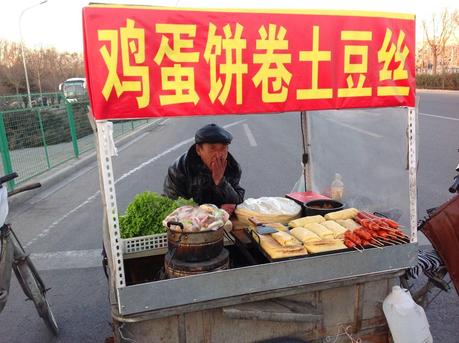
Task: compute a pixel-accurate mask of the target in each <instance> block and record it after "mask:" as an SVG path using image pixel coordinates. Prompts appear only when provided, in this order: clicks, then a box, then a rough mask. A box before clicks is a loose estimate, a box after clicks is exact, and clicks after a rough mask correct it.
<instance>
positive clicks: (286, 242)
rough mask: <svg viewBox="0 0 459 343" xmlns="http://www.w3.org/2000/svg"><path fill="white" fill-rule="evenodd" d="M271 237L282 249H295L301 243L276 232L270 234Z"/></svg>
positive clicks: (289, 235)
mask: <svg viewBox="0 0 459 343" xmlns="http://www.w3.org/2000/svg"><path fill="white" fill-rule="evenodd" d="M271 237H272V238H274V240H275V241H276V242H277V243H279V244H280V245H281V246H282V247H295V246H299V245H301V242H300V241H299V240H297V239H296V238H295V237H293V236H292V235H291V234H289V233H287V232H284V231H278V232H276V233H273V234H271Z"/></svg>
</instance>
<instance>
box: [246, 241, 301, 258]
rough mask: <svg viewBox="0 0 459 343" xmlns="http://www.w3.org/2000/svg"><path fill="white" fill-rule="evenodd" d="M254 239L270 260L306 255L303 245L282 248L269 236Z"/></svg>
mask: <svg viewBox="0 0 459 343" xmlns="http://www.w3.org/2000/svg"><path fill="white" fill-rule="evenodd" d="M255 239H257V242H258V241H259V242H260V246H261V248H262V249H263V250H264V251H265V253H266V254H268V255H269V256H270V257H271V258H272V259H278V258H289V257H294V256H304V255H307V254H308V251H307V250H306V248H305V247H304V246H303V245H297V246H295V247H282V246H280V244H279V243H277V242H276V241H275V240H274V239H273V238H272V237H271V236H270V235H260V236H257V238H255Z"/></svg>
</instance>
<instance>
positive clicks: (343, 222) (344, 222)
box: [336, 219, 360, 231]
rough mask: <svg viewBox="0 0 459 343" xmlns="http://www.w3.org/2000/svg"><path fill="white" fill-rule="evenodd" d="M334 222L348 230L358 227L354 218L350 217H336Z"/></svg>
mask: <svg viewBox="0 0 459 343" xmlns="http://www.w3.org/2000/svg"><path fill="white" fill-rule="evenodd" d="M336 222H337V223H338V224H339V225H341V226H343V227H345V228H346V229H348V230H351V231H352V230H354V229H357V228H359V227H360V225H359V224H357V223H356V222H355V221H354V220H352V219H337V220H336Z"/></svg>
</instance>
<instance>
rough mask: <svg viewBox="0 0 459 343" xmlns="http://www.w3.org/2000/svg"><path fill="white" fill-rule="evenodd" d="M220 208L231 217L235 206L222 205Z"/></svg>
mask: <svg viewBox="0 0 459 343" xmlns="http://www.w3.org/2000/svg"><path fill="white" fill-rule="evenodd" d="M220 208H221V209H223V210H225V211H226V212H227V213H228V214H229V215H230V217H231V215H232V214H233V212H234V210H235V209H236V204H222V205H221V206H220Z"/></svg>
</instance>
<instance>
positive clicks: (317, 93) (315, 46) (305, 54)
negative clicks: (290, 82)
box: [296, 25, 333, 100]
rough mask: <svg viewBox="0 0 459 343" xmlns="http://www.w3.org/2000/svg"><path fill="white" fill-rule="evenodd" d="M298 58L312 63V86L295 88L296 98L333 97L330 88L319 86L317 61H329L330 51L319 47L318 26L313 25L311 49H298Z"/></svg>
mask: <svg viewBox="0 0 459 343" xmlns="http://www.w3.org/2000/svg"><path fill="white" fill-rule="evenodd" d="M299 59H300V61H309V62H311V64H312V72H311V75H312V87H311V89H297V91H296V98H297V99H298V100H307V99H331V98H332V97H333V89H332V88H319V63H320V62H327V61H331V52H330V51H321V50H320V49H319V26H316V25H314V26H313V31H312V50H311V51H300V56H299Z"/></svg>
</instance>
